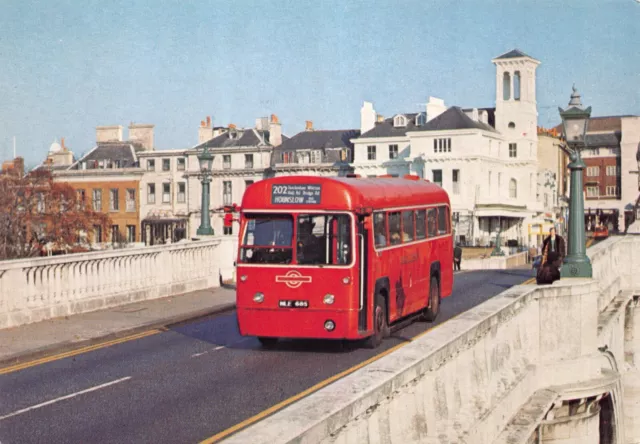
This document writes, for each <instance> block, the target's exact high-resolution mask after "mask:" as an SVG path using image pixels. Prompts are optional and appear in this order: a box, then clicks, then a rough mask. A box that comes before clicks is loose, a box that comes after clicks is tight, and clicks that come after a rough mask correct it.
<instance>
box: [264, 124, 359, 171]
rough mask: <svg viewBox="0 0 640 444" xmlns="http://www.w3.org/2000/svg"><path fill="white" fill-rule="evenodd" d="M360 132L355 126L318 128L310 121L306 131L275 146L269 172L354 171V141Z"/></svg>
mask: <svg viewBox="0 0 640 444" xmlns="http://www.w3.org/2000/svg"><path fill="white" fill-rule="evenodd" d="M359 135H360V131H358V130H356V129H348V130H315V129H314V128H313V123H312V122H310V121H307V122H306V129H305V131H303V132H301V133H298V134H296V135H295V136H293V137H291V138H290V139H288V140H285V141H284V142H283V143H282V144H281V145H279V146H277V147H275V148H274V149H273V153H272V156H271V171H270V174H269V175H270V176H276V177H277V176H289V175H311V176H345V175H347V174H349V173H351V172H352V171H353V167H352V166H351V164H350V161H351V160H352V158H353V157H352V156H353V142H352V141H351V140H352V139H354V138H357V137H358V136H359Z"/></svg>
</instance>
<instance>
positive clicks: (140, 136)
mask: <svg viewBox="0 0 640 444" xmlns="http://www.w3.org/2000/svg"><path fill="white" fill-rule="evenodd" d="M154 127H155V125H151V124H145V123H137V124H136V123H133V122H132V123H131V124H130V125H129V140H131V141H136V142H139V143H141V144H142V146H143V148H144V150H145V151H153V148H154V147H153V128H154Z"/></svg>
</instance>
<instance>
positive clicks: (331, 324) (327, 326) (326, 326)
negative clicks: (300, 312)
mask: <svg viewBox="0 0 640 444" xmlns="http://www.w3.org/2000/svg"><path fill="white" fill-rule="evenodd" d="M335 328H336V324H335V322H333V321H332V320H331V319H329V320H328V321H325V322H324V329H325V330H327V331H333V330H334V329H335Z"/></svg>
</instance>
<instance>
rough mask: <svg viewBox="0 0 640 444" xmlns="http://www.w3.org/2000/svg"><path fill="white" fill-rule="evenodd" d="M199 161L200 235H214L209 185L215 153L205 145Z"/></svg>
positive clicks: (198, 232)
mask: <svg viewBox="0 0 640 444" xmlns="http://www.w3.org/2000/svg"><path fill="white" fill-rule="evenodd" d="M198 163H199V164H200V173H199V175H198V177H199V178H200V182H202V205H201V206H200V214H201V217H200V227H198V231H197V234H198V236H212V235H213V228H211V218H210V216H209V185H210V184H211V166H212V164H213V154H211V153H210V152H209V149H208V148H207V147H206V146H205V147H204V150H203V151H202V153H200V154H199V155H198Z"/></svg>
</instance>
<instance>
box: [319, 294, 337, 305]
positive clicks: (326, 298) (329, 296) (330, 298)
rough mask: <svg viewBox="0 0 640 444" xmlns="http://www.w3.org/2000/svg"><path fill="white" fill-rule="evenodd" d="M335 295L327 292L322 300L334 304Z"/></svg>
mask: <svg viewBox="0 0 640 444" xmlns="http://www.w3.org/2000/svg"><path fill="white" fill-rule="evenodd" d="M335 299H336V298H335V297H334V296H333V295H332V294H325V295H324V299H323V301H322V302H324V303H325V304H327V305H331V304H333V302H334V301H335Z"/></svg>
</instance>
